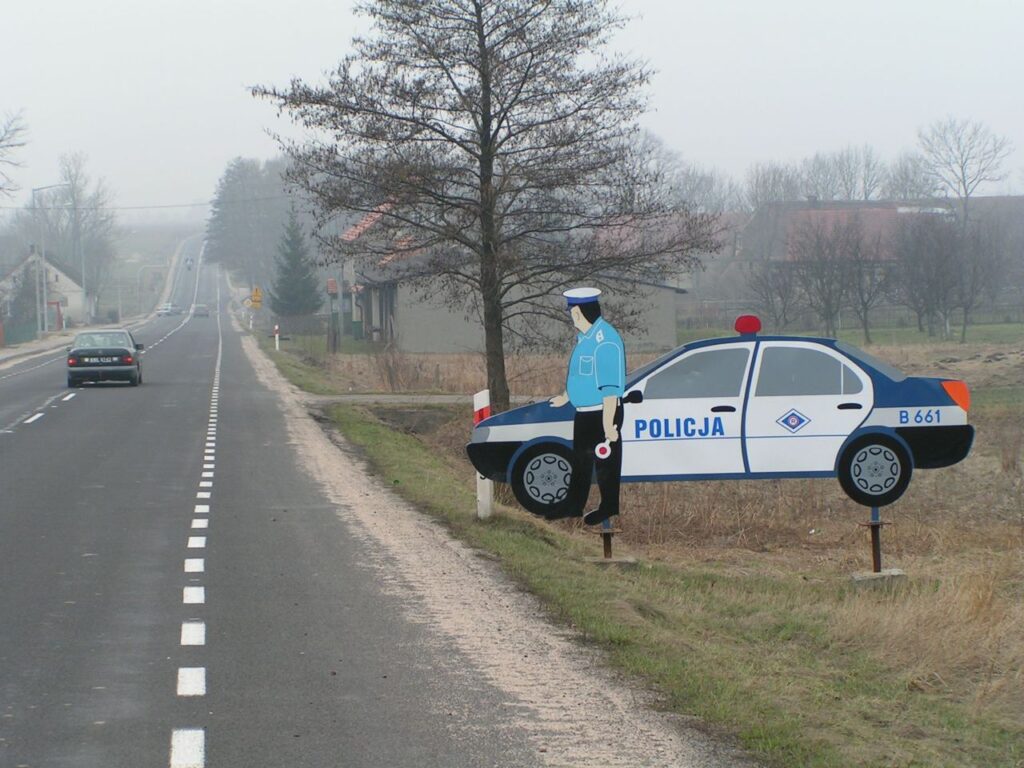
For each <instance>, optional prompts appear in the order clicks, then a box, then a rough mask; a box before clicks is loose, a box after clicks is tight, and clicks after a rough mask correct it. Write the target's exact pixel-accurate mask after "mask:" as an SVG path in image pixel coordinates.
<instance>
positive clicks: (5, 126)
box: [0, 114, 26, 196]
mask: <svg viewBox="0 0 1024 768" xmlns="http://www.w3.org/2000/svg"><path fill="white" fill-rule="evenodd" d="M25 130H26V129H25V123H24V121H23V120H22V119H21V115H20V114H14V115H7V116H6V117H5V118H4V119H3V120H2V121H0V196H3V195H10V194H11V193H12V192H15V191H16V190H17V189H18V188H17V187H16V186H15V184H14V181H13V180H12V179H11V177H10V176H9V175H8V172H7V169H10V168H17V167H19V166H20V165H21V163H20V162H18V161H17V160H15V159H14V157H13V154H14V151H15V150H17V149H20V148H21V147H23V146H25V138H24V137H25Z"/></svg>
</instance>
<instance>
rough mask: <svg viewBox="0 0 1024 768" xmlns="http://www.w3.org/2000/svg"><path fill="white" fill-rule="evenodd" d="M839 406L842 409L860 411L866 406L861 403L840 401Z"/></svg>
mask: <svg viewBox="0 0 1024 768" xmlns="http://www.w3.org/2000/svg"><path fill="white" fill-rule="evenodd" d="M838 407H839V410H840V411H859V410H860V409H861V408H863V407H864V406H863V405H861V404H860V403H840V404H839V406H838Z"/></svg>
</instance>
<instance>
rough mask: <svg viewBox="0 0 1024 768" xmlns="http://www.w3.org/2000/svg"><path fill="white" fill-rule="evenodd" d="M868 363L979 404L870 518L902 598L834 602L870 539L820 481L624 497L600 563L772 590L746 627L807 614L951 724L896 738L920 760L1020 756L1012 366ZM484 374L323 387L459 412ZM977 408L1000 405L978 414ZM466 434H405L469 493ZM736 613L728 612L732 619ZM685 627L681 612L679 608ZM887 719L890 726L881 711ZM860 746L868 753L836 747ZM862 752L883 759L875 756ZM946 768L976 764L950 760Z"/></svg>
mask: <svg viewBox="0 0 1024 768" xmlns="http://www.w3.org/2000/svg"><path fill="white" fill-rule="evenodd" d="M872 352H874V353H875V354H878V355H879V356H880V357H883V358H885V359H888V360H889V361H891V362H892V363H894V364H896V365H897V366H898V367H900V368H901V369H903V370H905V371H906V372H907V373H911V374H922V375H941V376H949V377H956V378H963V379H965V380H966V381H967V382H968V383H969V385H970V386H971V389H972V391H973V393H974V395H975V397H976V400H977V401H978V402H981V403H982V406H981V407H978V408H975V409H974V411H973V412H972V416H971V421H972V423H973V424H974V425H975V427H976V429H977V437H976V440H975V446H974V449H973V450H972V452H971V455H970V456H969V457H968V459H967V460H966V461H964V462H962V463H961V464H959V465H957V466H955V467H950V468H947V469H942V470H937V471H920V472H918V473H916V474H915V476H914V479H913V481H912V483H911V486H910V490H909V491H908V493H907V494H906V495H905V496H904V498H903V499H901V500H900V501H899V502H898V503H897V504H895V505H893V506H891V507H887V508H885V509H884V510H883V519H884V520H885V521H886V523H887V525H886V527H885V528H884V531H883V558H884V565H885V566H887V567H890V566H894V567H899V568H902V569H903V570H904V571H906V572H907V573H908V574H909V576H910V579H909V583H908V585H907V586H906V587H905V588H903V589H901V590H898V591H895V592H890V593H874V592H854V591H852V590H851V589H849V588H848V587H847V583H848V581H847V580H848V576H849V574H850V573H851V572H853V571H862V570H868V569H870V549H869V543H868V542H869V538H868V533H867V530H866V529H865V528H863V527H861V526H860V525H859V523H862V522H866V520H867V517H868V513H867V510H866V509H864V508H862V507H859V506H857V505H855V504H853V503H852V502H851V501H850V500H849V499H847V498H846V497H845V495H844V494H843V493H842V491H841V490H840V489H839V486H838V483H836V482H835V481H834V480H789V481H750V482H736V481H727V482H700V483H658V484H637V485H627V486H624V488H623V513H622V515H621V517H620V519H619V526H620V527H621V528H622V532H621V533H620V535H619V536H617V538H616V546H617V547H621V548H625V549H627V550H629V551H630V552H632V553H633V554H636V555H639V556H640V557H642V558H643V559H645V560H648V561H653V562H661V563H664V564H666V565H671V566H682V570H683V571H686V570H688V569H694V568H696V569H701V568H709V569H713V570H714V571H715V572H716V573H721V574H722V575H723V576H724V577H727V578H734V579H735V582H734V583H736V584H737V585H744V584H746V585H749V584H751V583H757V581H758V580H759V579H763V580H768V581H769V582H771V583H773V584H775V585H785V586H784V587H779V588H780V589H781V590H782V591H781V592H779V593H778V599H780V600H783V601H784V602H785V605H782V604H780V605H776V606H773V605H772V604H771V599H772V598H768V597H766V594H765V593H761V594H751V595H750V596H749V598H748V599H749V600H750V601H751V603H752V604H753V602H754V601H758V600H760V601H764V600H766V599H767V600H768V602H767V603H765V604H764V605H759V607H758V608H757V610H759V611H760V612H761V613H760V614H758V615H761V614H764V615H765V616H769V615H773V614H780V613H781V614H785V613H786V612H787V611H790V612H792V611H800V610H805V611H816V612H819V613H821V614H823V615H824V616H825V618H824V626H825V627H826V632H827V636H828V642H829V643H830V644H831V646H832V647H834V648H835V653H836V654H837V656H839V657H841V656H842V655H843V654H844V653H849V654H853V655H857V656H867V657H869V658H872V659H874V663H876V664H877V665H879V667H882V668H884V669H887V670H891V674H892V675H894V676H895V679H897V680H898V681H899V685H900V690H902V691H904V693H905V695H907V696H913V697H924V699H926V700H929V701H935V702H937V703H941V704H942V706H946V705H949V706H950V707H953V708H954V710H955V711H956V712H958V713H962V717H963V718H964V720H963V722H960V721H958V722H957V723H953V724H949V725H943V723H942V722H941V718H940V716H939V715H936V716H935V717H936V718H938V719H937V720H936V721H935V722H932V723H930V724H929V725H926V726H921V725H920V723H914V724H910V725H907V728H909V729H910V731H907V733H912V732H914V729H916V728H918V727H921V728H923V730H922V733H927V734H928V735H927V736H922V747H921V749H922V752H921V753H920V754H934V755H939V754H940V752H935V753H932V752H931V751H930V750H931V749H932V747H931V746H925V743H926V742H927V744H938V743H939V742H940V741H942V740H943V739H946V737H945V736H941V737H940V736H938V735H936V734H939V733H942V732H944V731H943V729H948V730H949V732H953V731H956V730H957V729H959V728H964V727H969V726H968V725H965V724H964V723H972V722H973V723H983V724H984V725H979V726H978V728H979V729H980V730H985V729H992V728H995V729H997V730H999V729H1002V731H1000V732H1001V733H1003V734H1011V735H1001V736H993V737H992V743H993V744H995V743H998V741H999V739H1009V740H1011V743H1013V744H1014V746H1011V747H1007V748H1006V749H1007V750H1008V751H1007V752H1006V754H1010V753H1011V752H1012V754H1013V755H1018V754H1020V753H1024V745H1021V744H1020V743H1019V741H1018V742H1012V740H1013V739H1014V738H1018V737H1019V733H1020V727H1021V723H1024V478H1022V473H1021V467H1022V462H1021V452H1022V449H1024V405H1022V403H1021V395H1020V393H1021V392H1022V391H1024V387H1022V385H1024V352H1021V351H1020V349H1018V348H1017V347H1016V346H1009V345H1005V344H1004V345H1001V346H995V345H993V346H991V347H989V346H986V345H973V346H972V345H969V346H960V345H958V344H936V345H918V346H915V347H891V348H884V347H881V348H873V349H872ZM632 362H633V363H634V364H639V363H640V362H642V361H639V360H637V361H632ZM508 365H509V378H510V382H511V385H512V390H513V393H514V394H520V395H531V396H544V395H549V394H551V393H553V392H556V391H558V390H560V389H561V388H562V382H563V379H562V376H563V366H564V356H561V355H549V356H534V357H523V358H512V359H511V360H510V361H509V364H508ZM483 370H484V366H483V360H482V359H481V358H480V357H479V356H474V355H460V356H456V355H452V356H427V355H423V356H410V355H401V354H397V353H389V354H385V355H380V356H368V355H347V356H337V359H336V360H334V361H333V362H332V365H331V368H330V376H331V378H332V379H333V380H334V381H335V382H336V383H342V382H344V385H343V386H342V387H340V388H341V389H342V390H343V391H344V390H345V389H349V390H351V391H367V390H385V391H445V392H458V393H465V394H468V393H471V392H473V391H476V390H478V389H482V388H483V387H484V386H485V380H484V375H483ZM988 393H998V394H999V397H996V398H992V397H989V398H988V399H986V395H987V394H988ZM1004 395H1005V397H1004ZM388 420H389V421H391V420H390V419H388ZM470 421H471V414H470V409H469V406H468V405H467V406H466V407H465V408H458V409H450V410H449V411H447V415H446V416H445V417H443V418H431V419H427V420H421V421H420V422H418V423H417V424H416V425H412V424H411V423H410V425H409V431H412V432H414V433H416V434H417V435H418V436H419V437H420V438H422V439H424V440H425V441H426V442H427V443H428V444H429V445H430V446H431V447H432V449H433V450H435V451H437V453H438V454H439V455H440V456H442V457H444V458H445V460H446V462H447V463H448V464H449V465H450V466H451V467H452V468H453V470H454V473H455V475H456V476H461V474H462V473H465V476H466V478H467V483H469V482H470V477H471V474H470V472H469V471H468V469H467V466H466V461H465V453H464V443H465V441H466V438H467V436H468V426H467V425H468V424H469V423H470ZM424 425H426V426H424ZM499 488H501V487H499ZM595 492H596V491H595ZM508 500H509V501H511V499H508ZM558 526H559V527H561V528H562V529H563V530H564V531H565V532H566V533H568V534H570V535H573V536H580V537H585V536H589V534H587V533H584V532H583V530H582V526H580V525H579V523H578V522H562V523H559V524H558ZM801 585H804V586H807V587H809V588H812V589H815V590H816V591H813V595H814V598H815V599H817V600H819V601H820V602H819V603H816V604H814V605H807V606H803V607H794V600H795V601H796V604H797V605H798V606H799V605H802V601H803V600H805V599H806V598H808V597H809V596H810V594H812V593H809V592H801V591H800V590H801V588H802V587H801ZM817 587H821V589H816V588H817ZM737 588H740V587H739V586H738V587H737ZM790 589H794V590H796V591H793V592H790V591H787V590H790ZM793 595H796V597H794V596H793ZM658 599H659V600H662V599H664V601H665V602H664V604H661V603H660V602H659V604H658V605H653V604H652V605H651V606H648V607H646V608H644V610H650V611H672V610H673V602H672V600H673V598H672V596H670V595H669V596H665V595H662V596H661V597H659V598H658ZM743 599H744V597H743V595H741V594H733V595H731V596H730V600H732V601H733V602H735V603H737V604H739V603H742V601H743ZM651 600H654V598H653V597H651ZM687 600H689V598H687ZM686 609H687V610H693V605H692V604H691V603H690V602H687V605H686ZM637 610H640V608H637ZM751 610H754V609H753V607H752V608H751ZM766 620H767V619H766ZM780 704H781V702H780ZM786 706H789V705H788V704H787V705H786ZM887 707H888V705H887ZM892 708H896V709H897V710H898V706H897V705H896V704H892V705H891V707H888V709H890V710H891V709H892ZM797 709H799V707H797ZM936 711H939V708H937V709H936ZM943 711H947V710H943ZM950 711H952V710H950ZM944 716H945V715H943V717H944ZM959 716H960V715H958V717H959ZM894 717H896V718H897V719H898V714H897V715H895V716H894ZM867 719H868V720H870V717H868V718H867ZM892 725H893V727H896V726H898V723H893V724H892ZM970 727H973V726H970ZM986 732H988V731H986ZM991 732H992V733H995V731H991ZM900 733H901V734H902V731H901V732H900ZM1013 734H1016V735H1013ZM903 735H905V734H903ZM861 737H863V738H864V739H865V740H866V741H870V738H871V737H870V735H868V736H865V734H858V735H854V734H852V733H851V738H861ZM943 743H946V742H944V741H943ZM935 748H936V749H939V747H935ZM947 748H948V744H947V746H946V747H943V748H942V749H947ZM878 750H879V755H883V753H884V745H879V746H878ZM869 751H870V750H869ZM941 754H943V755H947V757H935V758H934V760H933V761H929V760H926V761H925V762H914V761H913V760H909V758H907V760H909V762H906V761H901V758H898V757H896V756H895V753H893V755H890V756H889V757H888V758H887V757H884V755H883V756H881V757H879V756H878V755H876V756H874V757H871V758H870V759H868V756H867V755H868V753H867V752H866V753H865V763H864V764H868V763H871V764H879V765H882V764H885V765H890V764H892V765H896V764H899V765H904V764H907V765H909V764H915V765H916V764H921V765H932V764H936V765H938V764H942V765H945V764H952V763H947V762H945V760H946V759H947V758H948V753H945V752H942V753H941ZM916 759H920V755H918V756H917V758H916ZM959 764H964V765H975V764H978V763H977V762H976V761H974V760H973V759H968V758H965V759H964V760H963V761H962V762H961V763H959ZM1001 764H1002V763H1001Z"/></svg>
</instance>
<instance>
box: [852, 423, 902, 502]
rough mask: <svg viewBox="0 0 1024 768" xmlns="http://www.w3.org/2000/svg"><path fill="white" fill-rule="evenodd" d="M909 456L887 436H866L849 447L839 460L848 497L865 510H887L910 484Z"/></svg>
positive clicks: (898, 444)
mask: <svg viewBox="0 0 1024 768" xmlns="http://www.w3.org/2000/svg"><path fill="white" fill-rule="evenodd" d="M912 473H913V466H912V464H911V461H910V455H909V454H908V453H907V451H906V449H905V448H904V447H903V446H902V445H901V444H900V443H898V442H897V441H896V440H894V439H892V438H891V437H888V436H886V435H865V436H864V437H861V438H858V439H856V440H854V441H853V442H852V443H850V445H849V446H847V448H846V450H845V451H843V455H842V458H841V459H840V460H839V484H840V485H841V486H842V488H843V490H844V491H846V495H847V496H849V497H850V498H851V499H853V500H854V501H856V502H857V503H858V504H863V505H864V506H866V507H884V506H885V505H886V504H892V503H893V502H894V501H896V499H898V498H899V497H900V496H902V495H903V492H904V491H905V490H907V486H908V485H910V476H911V474H912Z"/></svg>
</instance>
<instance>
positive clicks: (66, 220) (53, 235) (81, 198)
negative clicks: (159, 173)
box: [14, 153, 117, 300]
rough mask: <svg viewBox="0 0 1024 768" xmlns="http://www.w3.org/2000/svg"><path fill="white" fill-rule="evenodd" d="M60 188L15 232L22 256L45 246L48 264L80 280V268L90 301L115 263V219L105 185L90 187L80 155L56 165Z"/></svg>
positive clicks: (23, 214)
mask: <svg viewBox="0 0 1024 768" xmlns="http://www.w3.org/2000/svg"><path fill="white" fill-rule="evenodd" d="M58 167H59V178H60V181H61V183H62V184H64V185H66V186H62V187H59V188H56V189H52V190H49V191H48V194H47V195H46V198H45V202H44V201H38V202H39V204H37V206H36V207H35V208H30V209H27V210H25V211H23V212H21V213H20V214H19V216H17V217H16V218H15V222H14V224H15V230H16V231H17V233H18V236H19V238H20V239H21V241H22V245H23V247H24V248H25V249H26V250H27V248H28V244H29V243H37V244H38V243H39V242H40V234H41V235H42V238H43V242H45V244H46V255H47V258H48V259H49V260H51V261H53V262H54V263H55V264H58V265H60V266H62V267H64V268H65V269H66V270H67V271H68V272H69V273H70V274H72V275H79V274H81V272H82V267H83V265H84V267H85V274H84V276H83V277H84V281H85V289H86V292H87V294H88V296H89V297H91V298H92V299H93V300H95V297H97V296H98V295H99V293H100V292H101V291H102V290H103V289H104V288H105V287H106V284H107V281H108V279H109V276H110V269H111V266H112V264H113V260H114V234H115V230H116V226H117V224H116V217H115V215H114V212H113V210H111V205H112V202H113V196H112V194H111V192H110V190H109V188H108V187H107V185H106V183H105V182H104V181H103V180H102V179H99V180H97V181H95V182H93V181H92V179H91V178H90V177H89V175H88V173H87V171H86V157H85V155H83V154H81V153H75V154H70V155H62V156H61V158H60V161H59V166H58Z"/></svg>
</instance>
